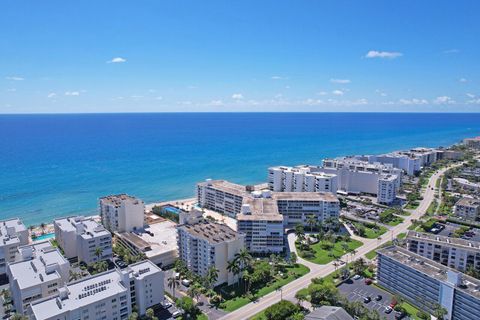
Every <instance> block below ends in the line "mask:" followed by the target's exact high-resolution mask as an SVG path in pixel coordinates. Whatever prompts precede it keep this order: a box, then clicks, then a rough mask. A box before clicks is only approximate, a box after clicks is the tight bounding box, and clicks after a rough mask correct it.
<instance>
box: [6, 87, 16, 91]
mask: <svg viewBox="0 0 480 320" xmlns="http://www.w3.org/2000/svg"><path fill="white" fill-rule="evenodd" d="M15 91H17V89H15V88H9V89H7V92H15Z"/></svg>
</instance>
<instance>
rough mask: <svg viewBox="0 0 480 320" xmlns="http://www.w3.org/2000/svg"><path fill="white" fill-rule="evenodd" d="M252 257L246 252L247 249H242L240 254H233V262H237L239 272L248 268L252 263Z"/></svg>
mask: <svg viewBox="0 0 480 320" xmlns="http://www.w3.org/2000/svg"><path fill="white" fill-rule="evenodd" d="M252 259H253V258H252V256H251V255H250V253H249V252H248V251H247V249H242V250H240V252H238V253H236V254H235V260H237V261H238V263H239V265H240V270H241V271H244V270H245V269H247V268H248V267H250V265H251V263H252Z"/></svg>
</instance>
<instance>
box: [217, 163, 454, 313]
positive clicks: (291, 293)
mask: <svg viewBox="0 0 480 320" xmlns="http://www.w3.org/2000/svg"><path fill="white" fill-rule="evenodd" d="M459 165H461V164H457V165H454V166H450V167H448V168H445V169H442V170H440V171H437V172H436V173H435V174H433V175H432V176H431V177H430V179H429V182H428V187H427V188H426V190H425V191H424V193H423V200H422V201H421V202H420V205H419V206H418V208H417V209H415V210H409V212H410V213H411V215H410V216H407V217H404V221H403V223H401V224H399V225H397V226H396V227H393V228H392V229H391V230H390V231H389V232H388V233H386V234H384V235H383V236H382V238H381V240H377V239H364V238H360V237H358V236H352V238H353V239H357V240H360V241H362V242H363V243H364V245H363V246H361V247H360V248H358V249H357V254H356V255H355V259H358V258H360V257H364V256H365V254H367V253H368V252H370V251H371V250H374V249H376V248H377V247H378V246H379V245H382V244H384V243H386V242H387V241H389V240H391V239H393V238H394V237H396V236H397V235H399V234H400V233H404V232H407V231H408V227H409V226H410V225H411V224H412V220H413V219H419V218H420V217H421V216H422V215H423V214H424V213H425V212H426V210H427V208H428V207H429V205H430V203H431V202H432V201H433V199H434V195H435V188H434V187H435V183H436V181H437V179H438V178H439V177H440V176H441V175H443V173H444V172H445V171H446V170H447V169H450V168H452V167H455V166H459ZM432 187H433V188H432ZM290 241H291V239H290V237H289V242H290ZM299 262H300V263H305V260H303V259H302V260H299ZM305 264H306V265H307V266H308V267H310V268H311V271H310V272H309V273H308V274H306V275H305V276H303V277H301V278H299V279H297V280H295V281H292V282H290V283H289V284H287V285H285V286H284V287H283V290H282V291H283V299H286V300H291V301H295V293H296V292H297V291H298V290H300V289H302V288H305V287H307V286H308V285H309V284H310V282H311V280H312V279H313V278H318V277H325V276H327V275H328V274H330V273H332V272H334V271H335V270H334V269H335V268H334V266H333V263H329V264H326V265H312V264H311V263H309V264H307V263H305ZM279 301H280V292H272V293H270V294H268V295H266V296H264V297H262V298H260V299H259V300H257V301H256V302H255V303H249V304H247V305H245V306H243V307H241V308H239V309H237V310H235V311H233V312H231V313H229V314H227V315H225V316H224V317H222V318H221V319H222V320H223V319H225V320H232V319H238V320H240V319H248V318H250V317H252V316H254V315H255V314H257V313H258V312H260V311H261V310H263V309H265V308H267V307H269V306H271V305H272V304H275V303H277V302H279Z"/></svg>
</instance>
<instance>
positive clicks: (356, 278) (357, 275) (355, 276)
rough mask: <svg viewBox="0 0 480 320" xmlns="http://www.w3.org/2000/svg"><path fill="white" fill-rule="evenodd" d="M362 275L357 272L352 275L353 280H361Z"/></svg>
mask: <svg viewBox="0 0 480 320" xmlns="http://www.w3.org/2000/svg"><path fill="white" fill-rule="evenodd" d="M360 278H361V276H360V275H359V274H356V275H354V276H353V277H352V279H353V280H359V279H360Z"/></svg>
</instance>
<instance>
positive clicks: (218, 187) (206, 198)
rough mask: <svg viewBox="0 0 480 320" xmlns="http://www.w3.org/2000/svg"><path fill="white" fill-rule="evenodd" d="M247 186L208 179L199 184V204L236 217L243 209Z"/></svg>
mask: <svg viewBox="0 0 480 320" xmlns="http://www.w3.org/2000/svg"><path fill="white" fill-rule="evenodd" d="M247 194H248V192H247V190H246V187H245V186H242V185H239V184H235V183H231V182H228V181H225V180H211V179H207V180H206V181H205V182H201V183H198V184H197V201H198V204H199V205H200V206H201V207H203V208H206V209H210V210H213V211H217V212H220V213H223V214H225V215H227V216H229V217H232V218H235V217H236V215H237V214H239V213H240V210H241V209H242V203H243V197H245V196H246V195H247Z"/></svg>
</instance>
